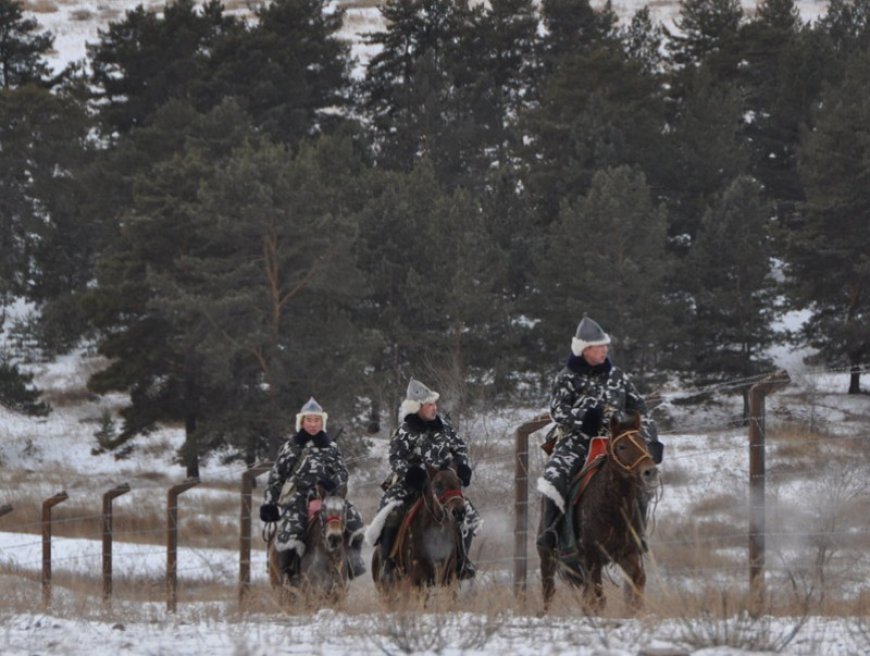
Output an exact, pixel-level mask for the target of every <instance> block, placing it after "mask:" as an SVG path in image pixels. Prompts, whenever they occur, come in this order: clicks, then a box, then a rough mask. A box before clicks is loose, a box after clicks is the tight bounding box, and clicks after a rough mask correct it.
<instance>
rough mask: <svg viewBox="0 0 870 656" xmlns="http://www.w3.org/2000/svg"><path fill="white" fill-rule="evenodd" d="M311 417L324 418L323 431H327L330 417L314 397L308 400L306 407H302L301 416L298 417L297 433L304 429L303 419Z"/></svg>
mask: <svg viewBox="0 0 870 656" xmlns="http://www.w3.org/2000/svg"><path fill="white" fill-rule="evenodd" d="M310 415H314V416H315V417H320V418H322V419H323V430H326V419H327V418H328V417H329V415H328V414H326V413H325V412H324V411H323V408H322V407H321V405H320V404H319V403H318V402H317V401H315V400H314V397H313V396H312V397H311V398H310V399H308V403H306V404H305V405H303V406H302V409H301V410H300V411H299V414H297V415H296V432H297V433H298V432H299V429H301V428H302V418H303V417H308V416H310Z"/></svg>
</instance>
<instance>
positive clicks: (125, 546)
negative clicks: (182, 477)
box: [0, 368, 870, 611]
mask: <svg viewBox="0 0 870 656" xmlns="http://www.w3.org/2000/svg"><path fill="white" fill-rule="evenodd" d="M843 373H852V370H851V369H833V368H832V369H818V370H812V371H807V372H803V373H802V374H801V376H802V377H823V376H831V375H842V374H843ZM763 380H764V378H763V377H751V378H744V379H740V380H734V381H726V382H724V383H716V384H715V385H710V386H705V387H703V388H694V389H684V390H677V391H673V392H666V393H664V394H663V395H662V397H663V400H664V402H665V403H672V402H674V400H675V399H679V398H687V397H690V396H694V395H697V394H699V393H708V392H710V393H712V392H714V391H715V393H717V394H722V393H725V392H726V391H738V390H740V389H742V387H743V386H746V385H757V384H759V383H760V382H762V381H763ZM744 420H745V418H744V417H743V414H742V413H739V414H738V413H727V412H726V413H722V414H720V415H719V416H718V418H717V419H716V421H714V422H711V421H709V420H707V421H706V422H704V423H702V424H698V425H697V426H694V425H686V424H682V425H679V426H675V427H674V428H671V429H668V430H665V431H662V432H661V433H660V434H661V436H662V438H663V439H665V440H667V439H668V438H669V437H670V438H672V439H673V440H674V441H675V442H678V440H679V439H681V438H685V436H688V435H691V434H693V433H695V432H698V431H703V432H704V433H708V434H709V433H717V432H719V433H721V434H722V436H723V437H722V439H723V445H722V446H717V447H712V448H705V449H692V450H687V451H684V452H679V451H678V452H677V453H675V454H669V455H668V456H667V459H668V462H670V463H677V464H678V465H683V464H684V463H685V464H686V465H690V464H691V463H692V462H693V461H696V460H697V459H698V458H710V457H717V456H721V457H725V458H727V457H735V454H736V453H737V452H738V451H739V452H740V453H742V454H743V455H742V456H740V457H746V451H747V449H746V442H745V436H744V435H743V434H742V433H741V432H743V433H745V430H746V428H747V427H746V426H743V425H742V423H743V422H744ZM753 421H754V422H755V428H756V429H757V430H759V431H760V433H761V435H762V436H763V434H764V431H765V426H764V421H763V418H762V419H761V420H759V419H758V418H756V419H754V420H753ZM546 425H547V422H544V423H542V425H541V426H540V427H539V428H538V429H536V430H540V429H541V428H543V427H545V426H546ZM749 428H752V424H750V426H749ZM530 434H531V433H530ZM505 437H509V436H504V435H501V436H497V437H495V438H487V439H485V440H483V442H484V445H483V446H484V447H485V448H483V449H481V451H480V452H478V453H474V448H475V444H474V443H472V444H471V447H472V452H473V455H474V465H475V470H476V471H477V472H478V473H479V474H480V473H481V472H485V478H484V480H483V482H481V481H480V480H478V481H477V482H476V485H475V486H474V488H472V489H471V490H470V492H469V494H470V496H472V498H473V497H474V495H475V493H476V490H483V489H486V486H491V488H493V489H494V490H495V493H489V494H485V495H480V499H479V500H477V501H475V505H476V507H477V509H478V510H479V512H480V513H481V515H482V516H483V517H484V518H485V520H486V521H487V522H488V523H489V525H490V526H491V528H490V530H489V532H487V530H486V525H485V526H484V531H483V532H482V535H481V537H480V539H479V541H480V542H482V547H479V548H478V550H477V552H476V554H475V555H476V557H475V562H476V563H477V565H478V567H479V570H480V571H481V574H482V577H484V578H486V577H489V578H491V579H493V580H502V579H503V578H504V576H505V573H506V571H510V570H511V568H513V583H514V588H515V590H516V589H518V588H519V587H524V585H525V584H524V583H523V584H522V586H520V585H519V575H520V573H522V575H523V576H525V575H526V574H527V573H528V563H527V560H528V559H527V556H526V554H525V553H519V551H521V547H520V545H521V544H522V545H523V546H524V548H525V549H526V550H528V547H529V546H530V542H531V538H532V535H529V530H528V521H529V520H530V519H531V516H532V514H533V511H534V508H529V506H530V505H531V506H536V505H537V497H536V495H535V494H534V493H532V494H530V493H529V490H528V488H526V490H525V491H524V498H521V497H523V495H521V494H520V493H519V492H518V491H517V485H518V480H517V477H516V476H512V473H513V470H514V467H515V466H516V464H517V458H518V453H517V451H516V449H514V450H513V451H510V450H507V449H506V448H505V445H506V444H507V443H508V440H506V439H505ZM527 437H528V435H527ZM868 437H870V435H868V434H866V433H864V434H860V435H854V436H852V439H857V440H860V441H863V440H866V439H867V438H868ZM788 442H789V444H791V445H798V446H800V445H802V444H805V445H815V444H817V442H818V437H817V436H816V435H814V434H812V432H811V431H808V432H807V433H803V434H799V435H796V436H794V437H791V438H789V440H788ZM752 450H761V451H763V450H764V444H763V443H762V444H756V445H753V446H751V447H750V449H749V451H750V454H749V456H750V458H751V452H752ZM528 456H529V459H528V461H527V464H526V465H525V467H526V484H528V481H529V480H534V477H535V474H536V473H539V472H541V471H542V470H543V467H544V465H545V461H546V459H545V456H544V454H543V452H542V451H540V450H539V449H531V450H528ZM355 460H356V461H357V462H353V463H351V464H353V465H357V466H358V467H359V466H360V465H362V466H366V465H370V467H366V469H367V470H368V471H369V474H370V475H369V477H368V479H366V480H360V481H359V482H357V483H356V484H355V485H354V486H353V487H352V491H353V493H354V494H358V495H369V496H370V497H373V496H376V495H377V493H378V492H379V489H378V486H379V479H378V478H377V474H376V473H375V474H374V475H371V472H372V471H376V470H377V469H378V468H382V469H383V470H384V472H385V471H386V465H385V463H383V462H381V460H380V458H377V457H372V456H361V457H359V458H357V459H355ZM267 469H268V465H267V464H266V463H260V464H259V465H258V466H257V469H256V471H252V470H248V471H247V472H241V474H242V485H241V490H242V510H241V514H240V551H239V556H238V558H237V559H236V558H235V557H234V556H233V554H232V552H231V551H229V550H226V549H223V550H221V549H198V548H193V547H185V548H184V552H185V558H184V562H183V564H182V566H179V563H178V560H177V548H178V544H177V542H175V543H174V544H173V532H174V535H175V539H177V535H178V533H177V531H178V529H179V522H181V523H183V522H184V521H186V518H185V517H184V509H183V507H184V504H179V502H178V499H177V495H176V497H175V499H174V500H171V499H170V500H169V501H168V502H167V507H166V512H167V525H166V526H163V527H155V528H138V529H130V528H117V527H113V526H112V525H111V523H109V524H108V525H107V524H106V518H107V511H106V507H105V505H104V507H103V512H100V513H84V514H75V515H71V514H68V513H67V514H62V516H59V517H50V518H49V519H48V523H49V530H48V537H49V541H50V538H51V528H50V527H58V526H60V527H62V526H64V525H69V524H83V525H86V524H87V525H89V524H93V523H95V522H96V523H100V522H101V523H102V529H101V535H100V536H99V537H100V538H102V540H103V551H102V552H100V551H99V550H98V549H96V548H95V546H94V544H93V543H92V541H88V540H83V545H82V546H81V548H80V549H79V551H78V552H76V553H67V554H66V555H64V556H62V557H56V556H55V557H53V558H52V557H51V554H50V551H49V552H46V551H45V549H46V533H45V530H46V517H45V516H44V517H43V519H42V520H41V521H32V520H30V521H21V520H20V517H18V515H17V513H16V512H15V500H14V499H9V500H8V501H9V502H10V503H7V504H5V505H3V506H0V531H3V532H4V533H7V534H9V533H17V534H20V535H21V540H20V541H17V542H9V541H7V542H6V543H5V544H4V545H3V547H2V554H3V555H4V556H9V557H11V561H14V562H15V563H16V567H18V568H22V569H32V570H37V571H38V570H39V569H40V567H41V568H42V572H43V579H42V581H43V586H44V588H43V590H44V593H45V597H44V601H45V603H46V604H48V603H50V602H51V597H50V590H51V580H52V567H53V568H56V570H57V571H60V572H64V573H73V574H75V573H79V574H82V575H87V576H93V572H96V571H100V570H101V569H102V572H103V594H104V600H110V599H111V595H112V593H113V590H112V583H111V582H112V572H113V568H114V569H117V570H118V571H120V572H122V576H123V577H124V579H125V580H128V579H133V578H140V579H148V580H149V581H150V582H151V583H152V584H154V585H156V584H157V583H158V582H157V581H155V580H154V574H153V569H148V568H146V567H144V566H143V565H142V562H143V561H144V560H146V559H149V558H150V559H153V558H154V556H155V549H157V548H159V547H156V546H155V545H152V546H149V545H147V544H142V543H143V542H145V541H149V542H152V543H159V541H160V540H159V538H161V537H165V538H166V540H167V547H166V548H167V552H166V554H167V555H166V558H167V564H166V572H165V577H166V578H165V581H166V582H165V586H166V600H167V608H168V609H169V610H171V611H172V610H175V604H176V603H177V585H178V577H179V576H180V577H181V579H182V583H187V582H190V581H194V580H197V579H199V580H209V581H215V582H222V583H226V582H227V581H230V580H232V579H234V578H236V575H235V574H234V572H233V570H236V572H237V579H238V583H239V599H240V601H244V597H245V594H246V592H247V591H248V589H249V588H250V572H251V569H250V568H251V551H250V550H251V547H252V542H251V531H252V522H251V512H250V510H251V499H252V492H253V482H254V479H256V477H257V476H258V475H260V474H262V473H264V472H265V471H267ZM817 474H818V466H817V464H814V463H807V464H805V465H803V466H799V467H795V466H791V467H788V468H784V469H782V470H777V469H776V468H773V469H766V470H765V471H763V472H762V474H761V476H762V478H761V480H762V481H765V482H768V483H771V484H772V485H778V484H779V483H780V481H784V482H785V483H787V484H788V483H794V481H796V480H799V479H801V478H802V477H806V478H807V479H809V478H810V477H811V476H814V475H817ZM246 476H247V482H246V480H245V477H246ZM756 476H758V474H757V473H756ZM752 477H753V474H752V473H751V472H747V474H746V475H745V476H743V477H742V478H741V480H740V481H739V482H740V483H742V484H745V485H746V486H747V487H748V486H750V485H751V483H752ZM479 478H480V476H479ZM198 483H199V481H196V482H193V481H186V482H184V483H182V484H181V485H182V486H184V489H189V487H192V486H193V485H195V484H198ZM175 487H177V486H173V488H175ZM113 489H114V490H115V491H117V488H113ZM171 489H172V488H171ZM856 490H857V491H855V490H852V492H851V494H852V495H853V496H861V495H863V494H865V493H866V491H867V490H866V487H865V488H863V489H859V488H856ZM128 491H130V490H129V488H128V490H127V491H125V492H124V493H125V494H126V492H128ZM511 491H513V492H514V495H513V498H512V495H510V492H511ZM110 492H111V491H110ZM136 492H139V493H140V494H148V495H151V496H153V494H154V488H153V487H151V488H145V489H141V488H140V489H139V490H133V493H136ZM846 493H847V495H848V494H850V492H849V491H847V492H846ZM59 494H60V493H59ZM106 494H108V492H107V493H106ZM57 496H58V495H55V497H57ZM747 496H748V495H747ZM55 497H51V498H55ZM530 497H534V500H530ZM862 498H866V497H862ZM756 501H757V500H756ZM762 501H763V496H762ZM104 502H105V500H104ZM753 503H754V502H753ZM180 506H181V508H182V516H181V518H180V519H178V516H177V513H178V510H179V507H180ZM750 507H751V504H750ZM521 513H525V519H526V522H527V524H526V527H525V529H524V530H521V531H519V532H516V531H515V532H514V550H513V553H511V552H510V550H509V549H506V548H505V544H506V543H509V540H505V539H504V538H505V534H506V533H508V532H507V531H505V528H506V525H507V524H509V522H510V518H511V517H513V518H514V520H516V518H517V516H518V515H519V514H521ZM173 515H175V518H176V519H175V520H173V519H172V517H173ZM16 520H17V521H16ZM751 521H752V520H751V517H750V518H749V520H748V521H747V524H748V525H750V526H749V534H750V535H751V534H753V533H754V534H755V535H761V536H762V537H763V538H764V539H766V540H768V541H769V542H770V544H771V546H773V547H774V550H775V555H776V556H777V558H776V559H767V561H766V562H764V563H763V566H764V568H765V570H766V571H767V572H768V573H774V572H776V573H778V574H780V575H781V576H783V577H786V576H790V575H793V574H794V565H793V562H791V561H789V559H787V558H786V557H784V556H783V554H782V553H780V552H779V551H777V550H783V551H785V550H787V549H788V546H787V545H790V544H802V545H809V546H810V548H811V549H812V550H814V553H815V554H816V562H815V564H814V566H815V567H816V568H818V567H819V566H820V565H819V562H818V560H819V559H821V560H824V559H826V558H827V559H828V560H827V563H828V564H829V563H831V562H832V553H833V552H835V551H837V549H838V548H840V547H841V546H842V545H857V546H858V547H859V548H862V549H863V548H865V547H866V545H867V539H868V536H870V528H867V527H866V526H865V527H861V526H857V527H856V526H852V525H846V524H834V525H827V526H825V527H824V528H819V527H818V526H806V527H805V528H803V529H791V530H784V529H782V528H781V527H778V528H774V529H770V528H768V527H765V526H762V527H761V529H760V531H759V527H757V526H756V527H755V530H754V531H753V529H752V527H751ZM515 528H516V527H515ZM39 531H42V532H43V538H42V539H39V538H37V537H35V536H34V537H33V538H32V539H31V538H28V537H27V536H28V535H31V534H36V533H37V532H39ZM246 536H247V537H246ZM747 537H748V534H747V530H732V531H720V532H717V533H715V534H708V535H698V534H694V535H679V534H677V533H669V534H666V535H662V536H660V537H658V538H657V539H656V541H655V547H656V548H659V549H662V550H665V551H677V550H679V549H690V548H697V547H699V546H702V547H706V548H709V549H711V550H729V549H730V550H734V549H742V548H745V547H746V541H747ZM107 538H108V540H109V542H108V544H113V543H114V547H115V550H114V554H113V555H114V559H113V558H112V556H111V555H110V556H109V558H108V561H107V558H106V544H107V542H106V540H107ZM246 541H247V542H246ZM40 548H41V549H42V553H41V554H40ZM246 550H247V551H246ZM487 550H488V551H489V553H487ZM173 552H175V556H173V555H171V554H172V553H173ZM109 553H110V554H111V553H112V551H111V548H110V550H109ZM755 558H756V560H757V558H758V557H757V554H756V556H755ZM751 559H752V556H750V560H751ZM46 562H48V563H49V566H48V570H46ZM107 562H108V567H109V568H108V574H107V570H106V565H107ZM99 564H102V568H101V567H100V566H99ZM137 564H138V566H137ZM822 564H825V563H822ZM667 568H668V573H669V574H670V575H679V576H699V575H701V576H704V575H705V574H706V573H722V574H728V575H736V574H739V572H740V571H745V570H746V564H745V563H743V564H741V563H740V562H739V560H738V559H737V558H733V557H732V558H731V559H730V560H727V561H723V560H722V559H717V560H715V561H714V562H694V563H691V564H690V565H684V566H681V565H680V564H679V563H676V564H669V565H668V566H667ZM750 569H751V564H750ZM46 573H47V576H46ZM758 575H759V573H758V572H756V573H754V575H753V576H754V577H757V576H758ZM107 576H108V579H107Z"/></svg>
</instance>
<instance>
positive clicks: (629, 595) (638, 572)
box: [620, 551, 646, 611]
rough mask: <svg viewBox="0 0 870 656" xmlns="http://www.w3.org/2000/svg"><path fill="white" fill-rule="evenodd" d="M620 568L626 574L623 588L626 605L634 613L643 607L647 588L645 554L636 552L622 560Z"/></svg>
mask: <svg viewBox="0 0 870 656" xmlns="http://www.w3.org/2000/svg"><path fill="white" fill-rule="evenodd" d="M620 567H622V569H623V570H624V571H625V573H626V575H627V576H626V580H625V584H624V586H623V595H624V598H625V603H626V605H627V606H628V608H630V609H631V610H632V611H638V610H640V609H641V608H642V607H643V594H644V589H645V588H646V571H645V570H644V567H643V554H641V553H640V551H636V552H634V553H632V554H630V555H629V556H627V557H626V558H624V559H623V560H622V562H621V563H620Z"/></svg>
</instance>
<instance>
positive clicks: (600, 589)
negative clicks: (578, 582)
mask: <svg viewBox="0 0 870 656" xmlns="http://www.w3.org/2000/svg"><path fill="white" fill-rule="evenodd" d="M603 570H604V566H603V564H602V563H601V562H599V561H596V562H595V563H594V564H592V566H591V567H590V568H589V573H588V576H587V579H586V583H585V584H584V603H585V604H586V607H587V608H588V609H589V610H590V611H591V612H593V613H596V614H598V613H600V612H601V611H603V610H604V607H605V606H606V605H607V599H606V598H605V596H604V585H603V583H602V581H601V575H602V572H603Z"/></svg>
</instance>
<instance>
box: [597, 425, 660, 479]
mask: <svg viewBox="0 0 870 656" xmlns="http://www.w3.org/2000/svg"><path fill="white" fill-rule="evenodd" d="M623 439H627V440H628V441H629V442H631V443H632V444H633V445H634V446H636V447H637V448H638V449H639V450H640V452H641V454H640V456H638V458H637V460H635V461H634V462H633V463H631V464H630V465H626V464H624V463H623V462H622V461H620V460H619V458H617V457H615V456H614V455H613V453H614V449H615V448H616V445H617V443H618V442H619V441H620V440H623ZM608 450H609V451H610V454H611V458H610V459H611V460H613V461H614V462H615V463H616V464H617V465H619V466H620V467H622V469H624V470H625V471H627V472H629V473H631V472H633V471H634V470H635V469H636V468H637V467H639V466H640V463H642V462H643V461H644V460H649V461H650V462H652V461H653V459H652V455H651V454H650V452H649V449H647V448H646V443H645V442H644V439H643V437H641V434H640V430H639V429H637V428H634V429H631V430H627V431H625V432H623V433H620V434H619V435H617V436H616V437H613V438H611V439H610V444H609V446H608Z"/></svg>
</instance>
